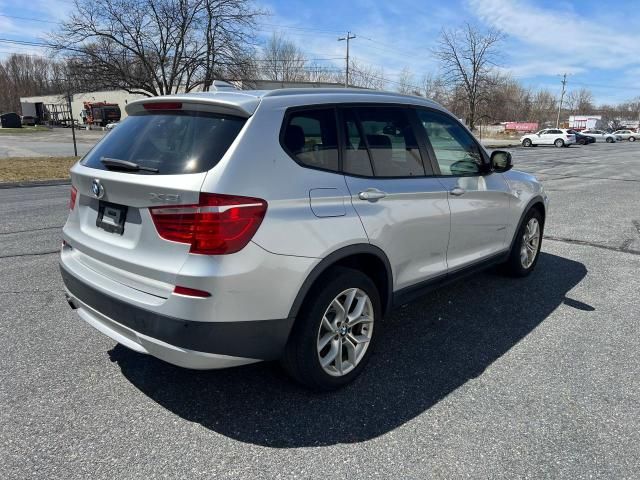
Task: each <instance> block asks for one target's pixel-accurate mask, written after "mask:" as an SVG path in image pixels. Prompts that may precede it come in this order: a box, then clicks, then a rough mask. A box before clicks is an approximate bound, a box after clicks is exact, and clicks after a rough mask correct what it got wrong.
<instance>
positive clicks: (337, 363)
mask: <svg viewBox="0 0 640 480" xmlns="http://www.w3.org/2000/svg"><path fill="white" fill-rule="evenodd" d="M373 312H374V310H373V304H372V303H371V299H370V298H369V296H368V295H367V294H366V293H365V292H364V291H363V290H361V289H359V288H349V289H347V290H345V291H343V292H342V293H340V294H339V295H338V296H336V297H335V298H334V299H333V300H332V302H331V303H330V304H329V306H328V307H327V309H326V311H325V313H324V315H323V317H322V322H321V323H320V328H319V329H318V336H317V342H316V346H317V351H318V360H319V361H320V365H321V366H322V368H323V370H324V371H325V372H326V373H328V374H329V375H331V376H334V377H341V376H343V375H346V374H348V373H349V372H351V371H352V370H353V369H354V368H356V367H357V366H358V364H359V363H360V361H361V360H362V359H363V358H364V355H365V353H366V351H367V348H369V344H370V342H371V338H372V335H373V322H374V314H373Z"/></svg>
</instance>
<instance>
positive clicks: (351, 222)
mask: <svg viewBox="0 0 640 480" xmlns="http://www.w3.org/2000/svg"><path fill="white" fill-rule="evenodd" d="M266 100H268V99H265V100H263V103H262V104H261V105H260V106H259V107H258V109H257V110H256V112H255V113H254V115H253V116H252V117H251V118H250V119H249V121H248V122H247V124H246V125H245V128H244V129H243V131H242V132H241V134H240V135H239V138H238V139H236V140H237V141H236V142H234V144H233V145H232V147H231V149H230V151H228V152H227V155H225V158H224V159H223V160H222V161H221V162H220V163H219V164H218V165H217V166H216V167H214V168H213V169H212V170H210V171H209V173H208V175H207V177H206V179H205V181H204V183H203V185H202V190H203V191H205V192H215V193H224V194H233V195H245V196H249V197H257V198H262V199H264V200H266V201H267V203H268V208H267V213H266V215H265V218H264V220H263V222H262V224H261V225H260V228H259V229H258V231H257V233H256V234H255V236H254V238H253V241H254V242H255V243H256V244H257V245H259V246H260V247H262V248H264V249H265V250H267V251H269V252H272V253H276V254H281V255H295V256H303V257H314V258H323V257H325V256H327V255H328V254H330V253H331V252H333V251H335V250H337V249H339V248H341V247H343V246H347V245H350V244H354V243H368V238H367V236H366V233H365V231H364V228H363V226H362V223H361V222H360V219H359V217H358V215H357V214H356V212H355V210H354V208H353V206H352V204H351V199H350V196H349V192H348V190H347V186H346V183H345V180H344V177H343V176H342V175H341V174H338V173H331V172H325V171H321V170H316V169H311V168H305V167H302V166H300V165H298V164H297V163H296V162H295V161H294V160H293V159H292V158H291V157H289V155H288V154H287V153H286V152H285V151H284V150H283V149H282V147H281V146H280V140H279V138H280V128H281V125H282V121H283V118H284V113H285V111H286V109H287V107H288V106H289V105H287V104H286V103H285V102H283V101H281V100H282V99H271V100H272V101H269V102H267V101H266ZM312 189H326V191H328V192H332V194H331V195H330V196H328V197H327V198H325V199H323V203H324V206H325V207H330V205H331V204H335V205H336V206H339V207H340V208H336V210H342V211H344V215H341V216H330V217H318V216H316V214H314V212H313V211H312V210H311V206H310V199H309V195H310V191H311V190H312ZM316 213H317V212H316Z"/></svg>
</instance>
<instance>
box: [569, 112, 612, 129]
mask: <svg viewBox="0 0 640 480" xmlns="http://www.w3.org/2000/svg"><path fill="white" fill-rule="evenodd" d="M602 127H603V125H602V115H571V116H570V117H569V125H568V128H572V129H573V130H578V131H582V130H588V129H593V128H602Z"/></svg>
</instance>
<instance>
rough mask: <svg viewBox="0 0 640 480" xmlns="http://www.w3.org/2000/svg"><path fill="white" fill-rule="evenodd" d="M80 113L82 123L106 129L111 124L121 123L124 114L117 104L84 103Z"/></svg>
mask: <svg viewBox="0 0 640 480" xmlns="http://www.w3.org/2000/svg"><path fill="white" fill-rule="evenodd" d="M83 106H84V108H83V110H82V111H81V112H80V116H81V117H82V123H84V124H85V125H97V126H100V127H106V126H107V125H108V124H109V123H114V122H119V121H120V117H121V116H122V113H121V112H120V107H119V106H118V104H117V103H106V102H84V103H83Z"/></svg>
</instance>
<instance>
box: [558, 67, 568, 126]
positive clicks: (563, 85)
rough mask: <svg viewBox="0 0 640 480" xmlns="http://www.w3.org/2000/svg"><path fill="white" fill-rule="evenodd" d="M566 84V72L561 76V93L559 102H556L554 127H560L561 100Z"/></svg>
mask: <svg viewBox="0 0 640 480" xmlns="http://www.w3.org/2000/svg"><path fill="white" fill-rule="evenodd" d="M566 85H567V74H566V73H565V74H564V75H563V76H562V94H561V95H560V103H559V104H558V117H557V118H556V128H559V127H560V110H562V100H564V87H565V86H566Z"/></svg>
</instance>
